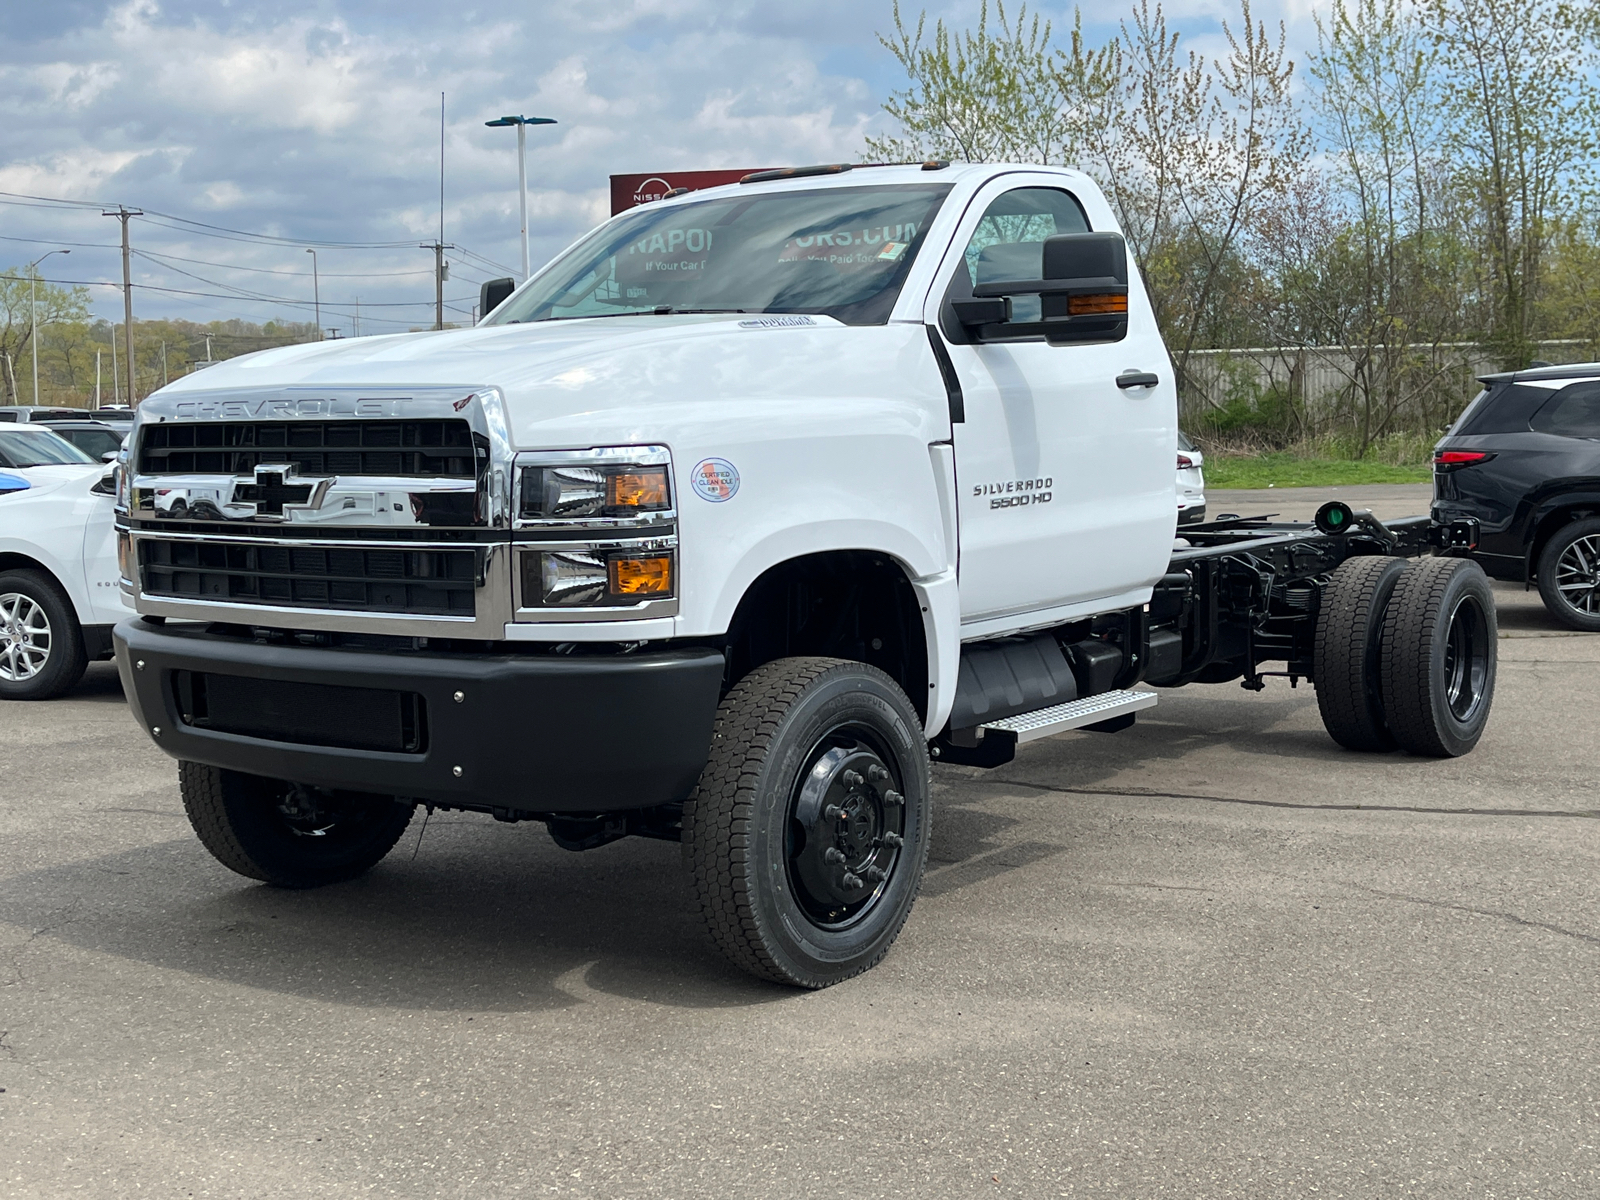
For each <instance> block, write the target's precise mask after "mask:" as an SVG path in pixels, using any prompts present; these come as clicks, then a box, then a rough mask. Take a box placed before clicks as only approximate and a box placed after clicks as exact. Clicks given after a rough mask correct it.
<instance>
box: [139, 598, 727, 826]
mask: <svg viewBox="0 0 1600 1200" xmlns="http://www.w3.org/2000/svg"><path fill="white" fill-rule="evenodd" d="M115 636H116V646H117V669H118V671H119V672H120V673H121V675H122V685H123V690H124V692H125V693H126V694H127V696H128V702H129V705H130V707H131V708H132V710H133V714H134V718H135V719H136V720H137V721H138V722H139V723H140V724H141V725H142V726H143V727H144V728H145V729H146V730H147V731H149V732H150V733H151V734H152V736H154V738H155V742H156V745H157V746H158V747H160V748H161V749H162V750H164V751H166V752H167V753H168V754H170V755H171V756H172V757H174V758H177V759H183V760H187V761H192V762H203V763H208V764H210V765H212V766H216V767H223V768H226V769H229V770H236V771H243V772H246V773H249V774H252V775H262V776H266V777H268V778H272V779H284V780H290V781H292V782H295V783H305V784H311V785H314V786H319V787H329V788H345V789H351V790H356V791H364V792H376V793H379V794H384V795H395V796H409V797H414V798H416V799H419V800H423V801H428V800H432V801H434V802H437V803H441V804H455V805H467V806H474V807H480V808H504V809H508V810H514V811H524V812H570V813H593V812H620V811H625V810H628V809H636V808H649V807H652V806H654V805H658V804H665V803H669V802H672V801H675V800H682V799H683V798H685V797H686V796H687V795H688V794H689V792H690V791H691V790H692V789H693V787H694V785H695V782H696V781H697V780H698V779H699V776H700V771H701V768H703V767H704V766H705V761H706V754H707V750H708V748H709V746H710V743H711V725H712V720H713V718H714V717H715V715H716V709H717V703H718V700H719V698H720V694H721V685H722V672H723V656H722V654H721V652H720V651H718V650H716V649H711V648H703V647H692V648H683V649H670V650H662V651H657V652H655V653H638V654H615V653H613V654H605V655H599V654H592V655H570V656H568V655H540V656H531V655H530V656H520V655H510V654H486V655H466V654H435V653H430V652H419V653H411V654H392V653H382V652H373V651H363V650H338V649H331V648H323V647H301V646H284V645H282V644H266V643H263V642H257V641H244V640H242V639H237V638H225V637H218V636H215V635H211V634H208V633H206V632H205V630H204V629H203V628H200V627H195V626H187V627H186V626H182V625H165V626H158V625H154V624H152V623H150V622H149V621H146V620H144V619H142V618H134V619H131V620H128V621H124V622H123V623H122V624H120V625H118V626H117V627H116V634H115ZM179 671H200V672H205V673H208V674H222V675H232V676H244V677H247V678H257V679H270V680H279V681H284V682H299V683H307V684H320V685H324V686H329V687H346V688H372V689H379V690H387V691H402V692H406V693H415V694H417V695H419V696H420V697H422V702H423V704H424V705H425V706H426V712H427V739H426V746H425V748H424V749H423V750H422V752H421V753H395V752H389V751H380V750H358V749H346V748H339V747H333V746H308V745H297V744H294V743H291V742H288V741H273V740H269V739H266V738H260V737H244V736H240V735H237V734H230V733H222V732H218V731H214V730H206V729H200V728H195V727H193V726H187V725H185V724H184V723H183V722H182V720H181V718H180V713H179V712H178V700H177V688H176V687H175V681H174V675H175V673H176V672H179ZM458 692H459V693H460V694H461V697H462V698H461V699H460V700H457V699H456V698H455V697H456V694H457V693H458ZM157 728H159V729H160V733H159V734H156V733H155V730H156V729H157ZM458 770H459V772H460V773H459V774H457V771H458Z"/></svg>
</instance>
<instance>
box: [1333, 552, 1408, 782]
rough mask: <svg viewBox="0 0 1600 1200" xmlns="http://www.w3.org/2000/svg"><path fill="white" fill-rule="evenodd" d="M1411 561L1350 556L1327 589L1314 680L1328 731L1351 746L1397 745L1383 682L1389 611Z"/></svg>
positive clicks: (1390, 747)
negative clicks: (1380, 665) (1387, 713)
mask: <svg viewBox="0 0 1600 1200" xmlns="http://www.w3.org/2000/svg"><path fill="white" fill-rule="evenodd" d="M1405 570H1406V560H1405V559H1403V558H1389V557H1385V556H1379V555H1372V556H1368V557H1362V558H1347V559H1346V560H1345V561H1344V562H1342V563H1340V564H1339V566H1338V568H1337V569H1335V571H1334V572H1333V575H1332V577H1331V578H1330V579H1329V580H1328V584H1327V586H1326V587H1325V588H1323V590H1322V606H1321V608H1320V609H1319V610H1318V612H1317V636H1316V641H1315V642H1314V643H1313V644H1312V651H1311V670H1312V679H1313V682H1315V684H1316V687H1317V708H1318V709H1320V710H1321V712H1322V724H1323V725H1324V727H1326V729H1327V730H1328V735H1329V736H1330V737H1332V738H1333V740H1334V741H1336V742H1338V743H1339V744H1340V745H1341V746H1343V747H1345V748H1346V749H1347V750H1363V751H1378V750H1393V749H1394V737H1393V736H1392V735H1391V734H1390V732H1389V729H1388V726H1387V725H1385V724H1384V717H1383V696H1382V694H1381V689H1380V687H1379V684H1378V654H1379V642H1380V640H1381V635H1382V632H1383V614H1384V613H1385V612H1386V611H1387V610H1388V607H1389V599H1390V597H1391V596H1393V594H1394V587H1395V584H1396V583H1397V582H1398V581H1399V579H1400V576H1401V575H1403V574H1404V573H1405Z"/></svg>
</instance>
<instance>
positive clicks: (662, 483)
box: [606, 467, 667, 508]
mask: <svg viewBox="0 0 1600 1200" xmlns="http://www.w3.org/2000/svg"><path fill="white" fill-rule="evenodd" d="M606 490H607V491H608V492H609V493H610V494H609V495H608V496H607V497H606V507H608V508H666V507H667V470H666V468H665V467H655V468H652V469H649V470H633V471H618V472H617V473H616V474H614V475H611V476H610V477H608V478H607V480H606Z"/></svg>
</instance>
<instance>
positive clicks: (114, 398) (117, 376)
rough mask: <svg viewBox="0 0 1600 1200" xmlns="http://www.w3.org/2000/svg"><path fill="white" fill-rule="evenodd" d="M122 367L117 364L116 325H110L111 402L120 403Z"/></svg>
mask: <svg viewBox="0 0 1600 1200" xmlns="http://www.w3.org/2000/svg"><path fill="white" fill-rule="evenodd" d="M121 379H122V369H121V368H120V367H118V366H117V327H116V326H115V325H113V326H112V327H111V403H113V404H121V403H122V383H121Z"/></svg>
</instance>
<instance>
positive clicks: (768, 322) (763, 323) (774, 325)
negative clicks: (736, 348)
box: [739, 317, 816, 329]
mask: <svg viewBox="0 0 1600 1200" xmlns="http://www.w3.org/2000/svg"><path fill="white" fill-rule="evenodd" d="M815 324H816V322H815V321H813V320H812V319H811V318H810V317H752V318H751V319H750V320H748V321H740V322H739V328H740V329H793V328H795V327H796V326H798V325H815Z"/></svg>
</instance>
